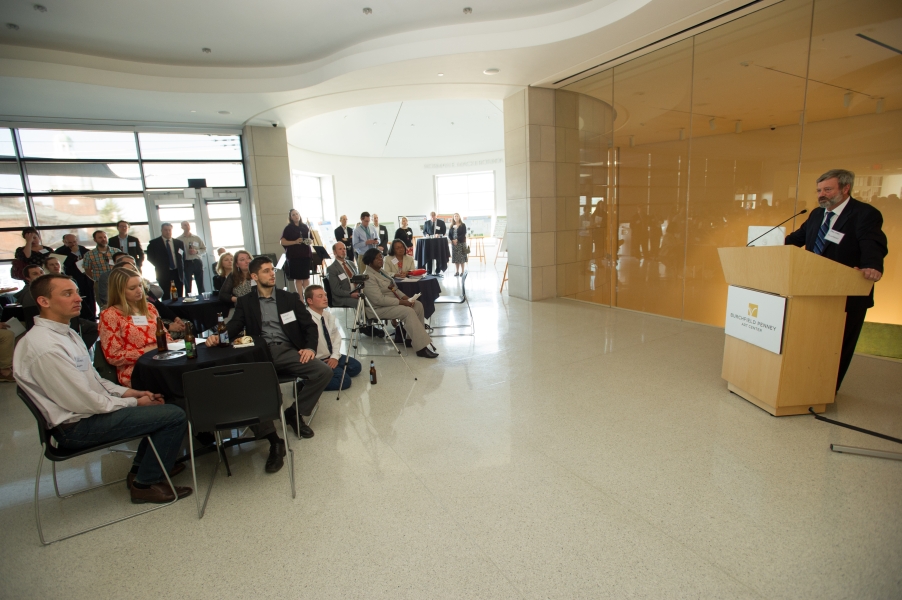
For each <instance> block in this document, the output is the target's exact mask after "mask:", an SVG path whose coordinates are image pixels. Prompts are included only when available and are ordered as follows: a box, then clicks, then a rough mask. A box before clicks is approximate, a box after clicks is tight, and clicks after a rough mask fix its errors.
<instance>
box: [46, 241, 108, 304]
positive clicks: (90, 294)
mask: <svg viewBox="0 0 902 600" xmlns="http://www.w3.org/2000/svg"><path fill="white" fill-rule="evenodd" d="M54 252H56V253H57V254H60V255H62V256H65V257H66V259H65V261H64V262H63V272H64V273H65V274H66V275H68V276H69V277H71V278H72V279H74V280H75V285H77V286H78V293H79V295H81V296H82V297H83V298H84V301H83V302H82V303H81V314H80V315H79V316H81V318H82V319H87V320H88V321H96V320H97V303H96V301H95V299H94V282H93V281H91V278H90V277H88V276H87V275H85V272H84V271H82V270H81V269H79V268H78V265H77V264H75V263H77V262H78V261H80V260H82V259H83V258H84V257H85V254H87V253H88V249H87V248H85V247H84V246H81V245H79V243H78V237H76V235H75V234H74V233H67V234H66V235H64V236H63V245H62V246H60V247H59V248H57V249H56V250H54Z"/></svg>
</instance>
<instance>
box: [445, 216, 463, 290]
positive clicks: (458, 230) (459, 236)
mask: <svg viewBox="0 0 902 600" xmlns="http://www.w3.org/2000/svg"><path fill="white" fill-rule="evenodd" d="M448 238H449V239H450V240H451V262H453V263H454V276H455V277H460V276H462V275H463V274H464V270H465V269H466V264H467V226H466V225H464V224H463V221H461V220H460V214H459V213H454V217H453V218H452V219H451V226H450V227H449V228H448Z"/></svg>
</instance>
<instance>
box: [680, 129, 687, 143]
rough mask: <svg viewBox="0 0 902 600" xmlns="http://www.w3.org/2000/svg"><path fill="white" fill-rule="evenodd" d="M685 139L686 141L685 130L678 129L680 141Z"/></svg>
mask: <svg viewBox="0 0 902 600" xmlns="http://www.w3.org/2000/svg"><path fill="white" fill-rule="evenodd" d="M685 139H686V130H685V129H683V128H680V141H681V142H682V141H683V140H685Z"/></svg>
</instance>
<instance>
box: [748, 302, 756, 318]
mask: <svg viewBox="0 0 902 600" xmlns="http://www.w3.org/2000/svg"><path fill="white" fill-rule="evenodd" d="M749 316H750V317H757V316H758V305H757V304H751V303H749Z"/></svg>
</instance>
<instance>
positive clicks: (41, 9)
mask: <svg viewBox="0 0 902 600" xmlns="http://www.w3.org/2000/svg"><path fill="white" fill-rule="evenodd" d="M33 8H34V9H35V10H36V11H38V12H40V13H45V12H47V7H46V6H44V5H43V4H35V5H34V7H33Z"/></svg>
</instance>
